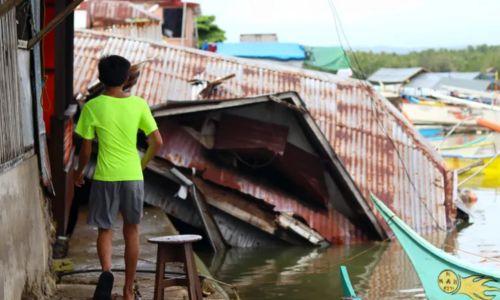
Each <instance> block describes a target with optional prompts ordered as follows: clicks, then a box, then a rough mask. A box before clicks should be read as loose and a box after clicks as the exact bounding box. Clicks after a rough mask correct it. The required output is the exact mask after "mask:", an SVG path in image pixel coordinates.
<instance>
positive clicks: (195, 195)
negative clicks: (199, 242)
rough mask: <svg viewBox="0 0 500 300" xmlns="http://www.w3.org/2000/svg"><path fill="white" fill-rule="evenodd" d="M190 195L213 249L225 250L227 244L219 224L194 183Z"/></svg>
mask: <svg viewBox="0 0 500 300" xmlns="http://www.w3.org/2000/svg"><path fill="white" fill-rule="evenodd" d="M190 195H191V198H192V199H193V203H194V204H195V207H196V209H197V210H198V214H199V215H200V218H201V221H202V223H203V228H204V230H205V232H206V234H207V236H208V239H209V240H210V245H211V246H212V249H213V250H214V252H221V251H225V249H226V245H225V243H224V239H223V238H222V234H221V232H220V229H219V226H217V224H216V223H215V221H214V219H213V216H212V214H211V213H210V211H209V209H208V207H207V203H206V202H205V198H204V196H203V195H202V194H201V193H199V192H198V190H197V188H196V186H195V185H194V184H193V185H192V186H191V187H190Z"/></svg>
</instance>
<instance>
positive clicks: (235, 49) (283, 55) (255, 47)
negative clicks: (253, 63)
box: [217, 42, 306, 60]
mask: <svg viewBox="0 0 500 300" xmlns="http://www.w3.org/2000/svg"><path fill="white" fill-rule="evenodd" d="M217 53H220V54H223V55H229V56H237V57H246V58H260V59H275V60H304V59H305V58H306V53H305V51H304V47H302V46H301V45H299V44H293V43H278V42H256V43H251V42H244V43H217Z"/></svg>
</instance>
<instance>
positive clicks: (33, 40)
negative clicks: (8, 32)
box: [26, 0, 83, 49]
mask: <svg viewBox="0 0 500 300" xmlns="http://www.w3.org/2000/svg"><path fill="white" fill-rule="evenodd" d="M82 2H83V0H74V1H73V2H71V3H70V4H69V5H68V6H66V7H65V8H64V10H63V11H61V12H60V13H59V14H58V15H57V16H55V17H54V19H52V20H50V22H49V23H48V24H47V25H46V26H45V27H44V28H42V30H40V31H39V32H37V34H36V35H35V36H34V37H32V38H31V39H30V40H29V41H28V43H27V44H26V49H31V48H33V46H35V45H36V44H37V43H38V42H39V41H40V40H41V39H43V37H44V36H45V35H47V34H48V33H49V32H50V31H52V30H53V29H54V28H55V27H56V26H57V25H59V24H60V23H61V22H62V21H64V19H66V17H67V16H68V15H70V14H71V13H73V11H74V10H75V8H76V7H77V6H78V5H80V3H82Z"/></svg>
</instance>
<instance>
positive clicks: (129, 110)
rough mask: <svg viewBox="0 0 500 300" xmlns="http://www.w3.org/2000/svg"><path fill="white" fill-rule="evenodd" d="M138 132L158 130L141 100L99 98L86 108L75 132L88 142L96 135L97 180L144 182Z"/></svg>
mask: <svg viewBox="0 0 500 300" xmlns="http://www.w3.org/2000/svg"><path fill="white" fill-rule="evenodd" d="M139 129H141V130H142V131H143V132H144V133H145V134H146V135H149V134H151V133H152V132H153V131H155V130H156V129H158V127H157V125H156V122H155V120H154V118H153V115H152V114H151V110H150V109H149V106H148V104H147V103H146V101H145V100H144V99H142V98H140V97H136V96H130V97H127V98H114V97H110V96H106V95H100V96H98V97H96V98H94V99H92V100H90V101H89V102H87V103H86V104H85V105H84V106H83V110H82V113H81V115H80V119H79V120H78V124H77V125H76V129H75V131H76V133H78V134H79V135H80V136H81V137H82V138H84V139H87V140H92V139H94V138H95V137H96V135H97V140H98V143H99V151H98V154H97V166H96V170H95V173H94V179H95V180H100V181H128V180H143V175H142V168H141V159H140V157H139V153H138V151H137V132H138V130H139Z"/></svg>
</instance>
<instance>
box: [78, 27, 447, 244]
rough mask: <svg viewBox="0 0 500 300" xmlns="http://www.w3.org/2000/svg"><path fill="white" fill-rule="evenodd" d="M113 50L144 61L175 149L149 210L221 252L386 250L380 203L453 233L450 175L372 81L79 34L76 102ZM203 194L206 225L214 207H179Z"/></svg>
mask: <svg viewBox="0 0 500 300" xmlns="http://www.w3.org/2000/svg"><path fill="white" fill-rule="evenodd" d="M110 53H113V54H119V55H123V56H125V57H127V58H129V59H130V60H131V61H132V62H134V63H140V62H144V61H145V63H144V64H143V65H142V68H141V75H140V77H139V78H138V81H137V83H136V85H135V86H134V87H133V89H132V92H133V93H134V94H137V95H139V96H142V97H144V98H145V99H147V101H148V102H149V104H150V105H151V106H152V107H153V108H154V110H155V116H156V118H157V121H158V123H159V124H160V129H161V132H162V134H163V135H164V138H165V141H166V144H165V146H164V148H163V149H162V151H161V154H160V156H159V157H158V159H157V161H156V163H155V165H154V166H153V167H152V170H153V171H154V172H153V173H156V174H155V175H154V174H153V175H154V176H152V179H150V180H147V184H148V186H151V187H152V188H151V189H150V191H151V194H150V195H149V197H147V198H148V199H151V200H146V201H152V202H153V201H154V202H156V205H159V206H162V207H164V209H165V210H166V211H167V212H168V214H169V215H170V216H172V217H173V218H174V219H178V220H180V221H182V222H184V223H188V224H190V225H191V226H193V227H199V228H204V229H205V231H207V232H210V234H213V237H214V238H211V237H210V240H211V241H217V240H220V239H223V240H224V241H225V242H226V243H228V244H232V245H239V246H242V245H257V244H260V243H261V241H265V240H266V239H269V237H270V236H273V237H274V238H276V237H278V239H279V240H280V241H284V242H288V243H292V244H293V243H296V242H302V241H304V240H305V241H309V242H312V243H318V240H322V239H325V240H326V241H328V242H330V243H339V244H341V243H353V242H359V241H364V240H367V239H380V238H383V237H385V236H386V234H387V229H386V228H385V227H383V225H380V224H382V222H379V219H378V217H377V216H374V215H373V212H372V210H371V208H370V207H371V202H370V201H369V196H370V193H374V194H375V195H377V196H378V197H379V198H381V199H382V200H383V201H384V202H385V203H387V204H388V205H389V206H390V207H391V208H392V209H394V210H395V211H396V212H397V213H398V214H399V215H400V216H401V217H402V219H403V220H404V221H405V222H407V223H408V224H409V225H410V226H412V227H413V228H415V229H416V230H417V231H419V232H428V231H431V230H433V229H435V228H436V227H439V228H446V227H450V226H452V225H453V221H454V217H455V207H454V204H453V195H454V190H455V185H454V180H453V176H452V173H451V172H449V171H447V170H446V169H445V167H444V164H443V162H442V160H441V158H440V157H439V156H438V155H437V154H436V153H435V152H434V150H432V149H431V148H430V147H428V145H427V144H426V143H425V142H424V141H423V140H422V139H421V137H420V136H419V135H418V134H417V133H416V132H415V130H414V129H413V128H412V127H411V125H410V124H408V122H407V121H406V120H405V119H404V117H403V116H402V115H401V114H400V113H399V112H398V111H397V110H396V109H395V108H394V107H392V106H391V104H390V103H389V102H388V101H387V100H385V99H384V98H382V97H380V96H379V95H377V94H376V93H375V92H374V90H373V88H372V87H371V86H370V85H368V84H367V83H365V82H362V81H357V80H351V79H349V80H345V79H341V78H339V77H337V76H335V75H332V74H327V73H321V72H315V71H308V70H302V69H296V68H290V67H286V66H277V65H272V64H266V63H259V62H252V61H248V60H245V59H237V58H229V57H223V56H219V55H216V54H213V53H209V52H204V51H199V50H195V49H188V48H183V47H175V46H169V45H163V44H156V43H153V42H148V41H144V40H133V39H128V38H126V37H116V36H110V35H107V34H105V33H97V32H92V31H80V32H76V33H75V80H74V90H75V92H80V93H82V94H88V87H89V86H91V84H92V83H93V81H95V79H96V78H97V70H96V65H97V61H98V59H99V58H100V57H101V56H102V55H103V54H110ZM225 79H227V80H225ZM286 91H293V92H291V93H284V94H283V92H286ZM262 95H264V96H262ZM257 96H260V97H257ZM179 100H191V101H182V102H180V103H179V102H178V101H179ZM195 100H197V101H195ZM242 103H245V104H242ZM172 172H173V173H172ZM158 176H159V177H158ZM183 177H184V178H183ZM186 180H187V181H186ZM182 186H184V187H182ZM191 186H195V187H196V190H194V191H192V190H191V188H190V187H191ZM182 190H184V191H182ZM186 190H187V191H186ZM174 191H176V192H174ZM197 193H199V194H200V195H201V196H202V197H203V198H204V201H199V202H204V203H205V204H208V205H209V207H210V209H208V211H209V212H210V213H209V214H207V216H204V215H203V213H198V214H196V213H195V211H194V210H193V208H197V209H198V212H200V211H201V212H203V211H207V210H206V209H204V205H205V204H203V203H201V205H198V204H197V203H196V202H197V201H196V199H195V201H184V200H181V199H183V198H188V197H191V198H197V197H196V195H197ZM174 194H176V195H174ZM192 194H194V195H192ZM190 195H191V196H190ZM182 201H184V202H182ZM187 203H190V205H193V206H188V205H187ZM183 205H184V207H183ZM205 208H206V207H205ZM280 218H281V219H283V220H284V219H286V220H288V221H287V222H289V223H290V224H292V223H293V225H290V224H289V225H288V227H287V225H284V224H285V222H283V224H281V223H280ZM224 222H225V225H224V226H222V225H221V224H222V223H224ZM243 223H244V224H245V226H247V227H246V228H243V229H241V231H239V232H238V230H237V228H238V227H237V226H239V225H241V224H243ZM200 224H201V225H200ZM214 224H217V225H215V226H214ZM248 226H250V227H248ZM249 228H251V229H249ZM255 228H257V229H258V231H255V230H254V229H255ZM232 232H233V234H234V232H236V235H238V233H242V234H240V235H242V236H244V235H245V234H246V233H248V234H250V233H249V232H254V234H253V235H252V236H254V237H255V238H252V239H250V240H247V241H243V240H244V237H241V236H240V237H238V236H231V234H232ZM243 233H245V234H243ZM207 234H208V233H207ZM210 234H208V235H209V236H210ZM270 234H272V235H270ZM258 235H261V238H258V237H257V236H258ZM309 237H313V238H311V239H309ZM259 241H260V242H259ZM313 241H315V242H313Z"/></svg>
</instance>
